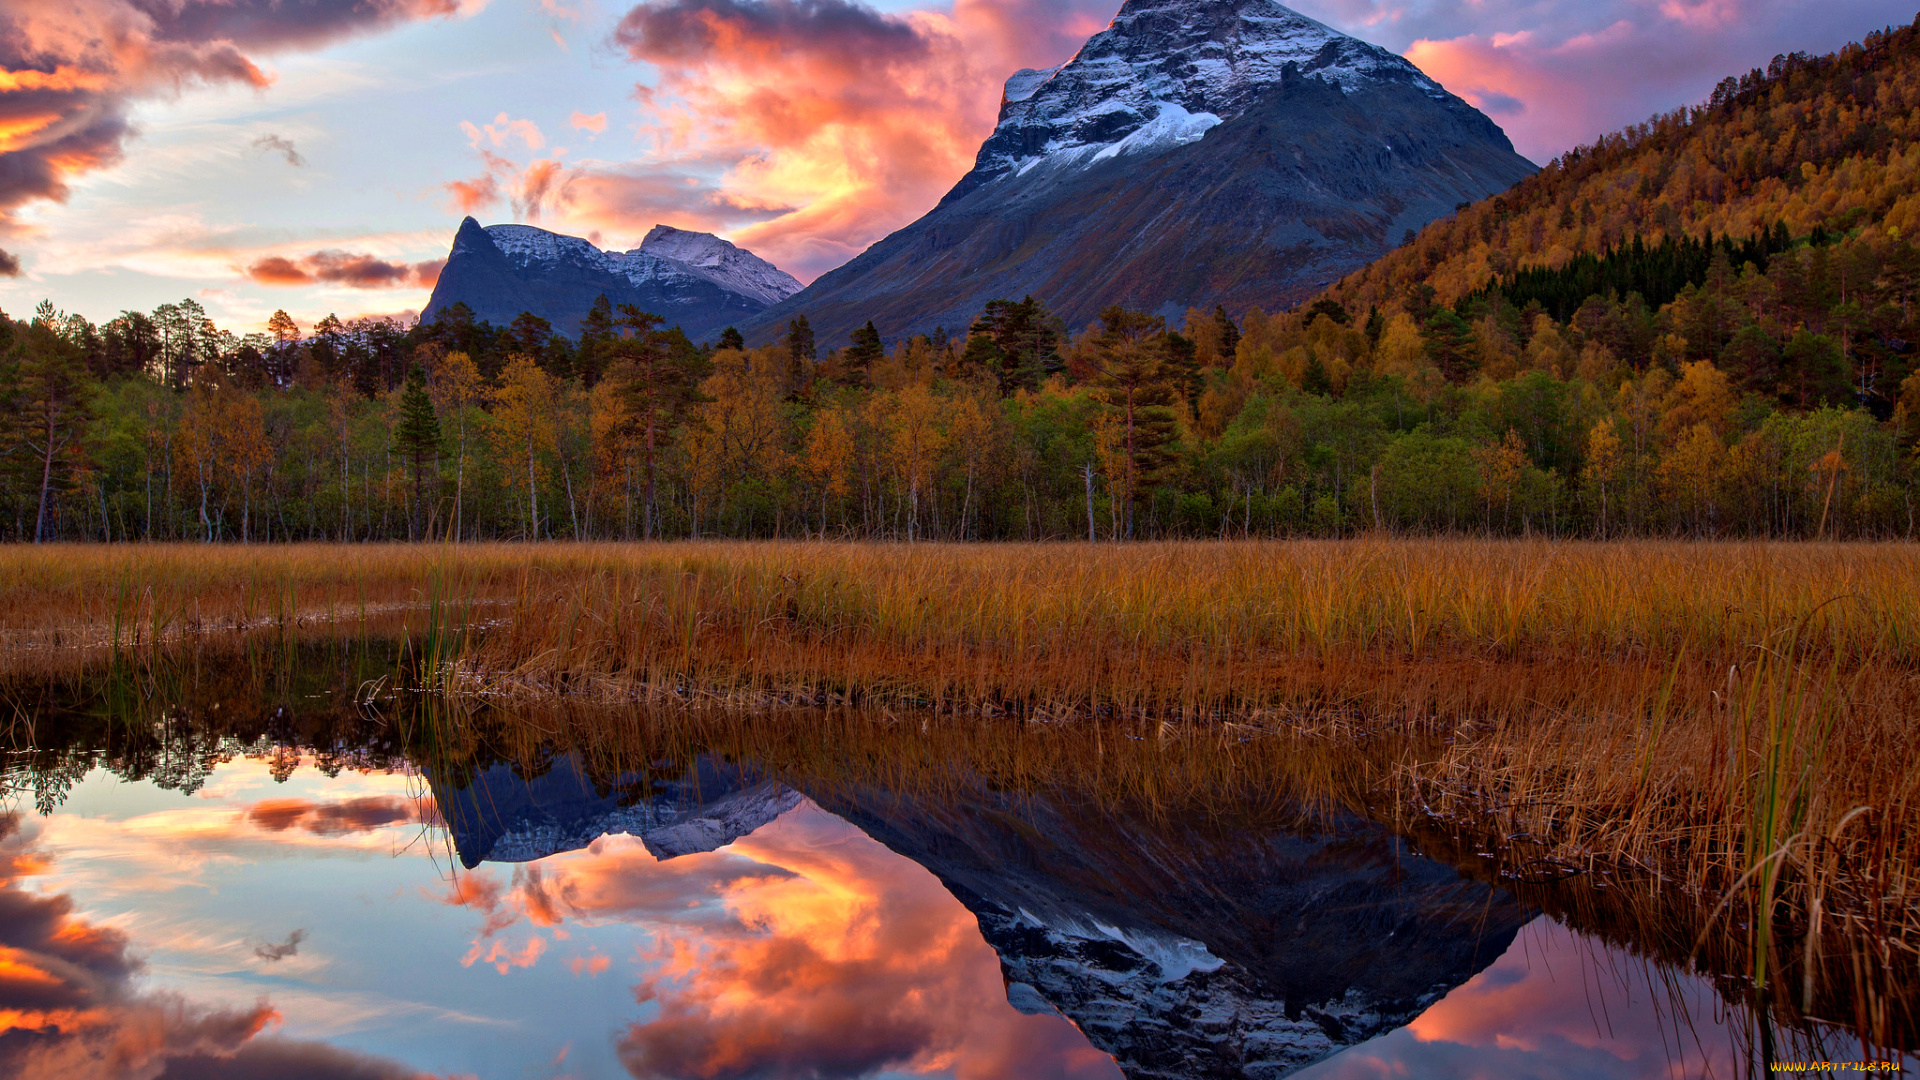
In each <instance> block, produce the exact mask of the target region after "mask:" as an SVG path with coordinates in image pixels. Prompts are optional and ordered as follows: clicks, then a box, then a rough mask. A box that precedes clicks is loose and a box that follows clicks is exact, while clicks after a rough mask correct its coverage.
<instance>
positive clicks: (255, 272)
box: [244, 251, 447, 832]
mask: <svg viewBox="0 0 1920 1080" xmlns="http://www.w3.org/2000/svg"><path fill="white" fill-rule="evenodd" d="M446 263H447V261H446V260H445V259H429V260H427V261H426V262H417V263H403V262H388V261H386V260H384V259H379V258H375V257H374V256H372V255H361V254H356V253H353V252H348V251H316V252H314V253H313V254H311V255H306V256H302V257H301V258H299V259H289V258H287V257H285V256H283V255H269V256H267V257H265V258H262V259H256V260H255V261H254V262H252V263H250V264H248V266H247V267H246V269H245V271H244V273H245V274H246V276H247V277H249V278H251V279H253V281H254V282H256V283H257V284H260V285H316V284H329V285H346V286H349V287H351V288H355V289H385V288H400V287H405V286H419V287H428V286H431V285H432V284H433V283H434V282H436V281H438V280H440V269H441V268H442V267H444V266H445V265H446ZM293 801H297V800H283V799H274V800H269V802H270V803H272V804H274V805H276V806H278V805H279V804H281V803H286V802H293ZM399 801H401V800H398V799H393V800H381V799H361V800H356V802H366V803H371V802H396V803H397V802H399ZM261 805H262V806H266V805H268V804H267V803H262V804H261ZM255 809H256V810H258V807H256V808H255ZM277 812H280V811H276V813H277ZM315 812H316V813H324V814H336V815H337V814H339V813H344V812H345V811H342V810H339V809H338V808H335V809H333V810H325V811H320V810H316V811H315ZM370 812H383V811H370ZM405 816H406V812H405V811H402V812H401V816H400V817H396V818H387V819H385V820H381V821H378V822H376V823H375V824H380V825H384V824H388V823H389V822H392V821H398V820H403V819H404V817H405ZM329 821H337V822H347V823H348V824H347V825H346V826H345V827H346V828H352V827H357V826H355V825H353V824H352V823H351V820H350V819H348V818H341V817H337V816H336V817H324V816H323V817H321V818H316V819H314V820H313V821H310V822H307V823H306V827H307V828H308V830H309V831H316V832H317V831H320V828H319V825H324V824H325V823H326V822H329ZM316 823H318V824H316ZM267 827H268V828H272V827H273V826H271V825H269V826H267ZM280 827H281V828H285V826H280ZM368 827H371V826H368Z"/></svg>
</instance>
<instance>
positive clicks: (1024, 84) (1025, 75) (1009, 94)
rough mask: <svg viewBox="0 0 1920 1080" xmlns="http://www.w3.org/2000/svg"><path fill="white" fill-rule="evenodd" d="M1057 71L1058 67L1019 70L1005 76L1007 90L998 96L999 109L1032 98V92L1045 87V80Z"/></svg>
mask: <svg viewBox="0 0 1920 1080" xmlns="http://www.w3.org/2000/svg"><path fill="white" fill-rule="evenodd" d="M1061 66H1064V65H1061ZM1059 70H1060V67H1050V68H1021V69H1020V70H1019V71H1016V72H1014V73H1013V74H1011V75H1009V76H1007V88H1006V89H1005V90H1004V91H1002V92H1001V94H1000V107H1001V108H1003V109H1004V108H1006V107H1007V106H1008V105H1011V104H1013V103H1014V102H1016V101H1025V100H1027V99H1028V98H1030V97H1032V96H1033V92H1034V91H1036V90H1038V89H1040V88H1041V87H1042V86H1044V85H1046V82H1047V80H1048V79H1051V78H1053V75H1054V72H1057V71H1059Z"/></svg>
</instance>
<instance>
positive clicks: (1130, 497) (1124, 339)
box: [1093, 304, 1178, 538]
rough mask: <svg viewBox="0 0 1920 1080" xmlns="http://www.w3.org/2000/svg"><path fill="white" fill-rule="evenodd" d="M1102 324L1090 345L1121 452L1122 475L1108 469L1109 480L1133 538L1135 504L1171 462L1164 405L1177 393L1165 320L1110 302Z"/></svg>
mask: <svg viewBox="0 0 1920 1080" xmlns="http://www.w3.org/2000/svg"><path fill="white" fill-rule="evenodd" d="M1100 322H1101V331H1100V333H1099V334H1098V335H1097V336H1096V337H1095V338H1094V341H1093V365H1094V371H1095V385H1096V386H1097V387H1098V388H1099V390H1098V393H1099V396H1100V399H1101V401H1102V402H1104V403H1105V404H1106V406H1107V407H1108V409H1109V410H1111V411H1112V413H1113V414H1114V419H1115V421H1117V427H1118V431H1117V434H1118V435H1119V449H1120V450H1121V455H1120V457H1121V460H1120V465H1121V468H1120V472H1121V475H1120V476H1117V477H1115V476H1113V475H1111V470H1109V477H1108V480H1109V486H1110V487H1111V488H1114V489H1116V490H1115V494H1116V498H1118V499H1119V500H1120V501H1121V502H1122V503H1123V504H1124V514H1125V522H1124V526H1123V529H1124V535H1125V536H1127V537H1129V538H1131V537H1132V536H1133V533H1134V513H1133V510H1134V503H1135V502H1137V501H1138V500H1139V499H1140V497H1141V496H1142V494H1143V493H1145V492H1144V491H1143V489H1144V488H1146V487H1147V486H1148V485H1150V484H1152V483H1154V482H1156V481H1158V480H1159V479H1160V476H1161V474H1162V473H1163V472H1164V471H1165V469H1166V467H1167V466H1168V465H1169V464H1171V463H1172V461H1173V454H1172V453H1171V451H1170V447H1169V444H1170V443H1172V442H1173V438H1174V433H1175V423H1174V418H1173V411H1172V410H1171V409H1170V408H1168V406H1170V405H1172V404H1173V403H1174V402H1175V401H1176V400H1178V395H1177V394H1176V392H1175V388H1174V385H1173V380H1172V379H1171V378H1170V375H1171V372H1170V371H1169V370H1168V368H1169V365H1168V355H1167V321H1166V320H1165V319H1163V318H1161V317H1160V316H1158V315H1149V314H1147V313H1145V312H1140V311H1130V310H1128V309H1126V308H1124V307H1121V306H1120V305H1118V304H1114V305H1112V306H1109V307H1108V308H1106V309H1105V310H1104V311H1102V312H1101V313H1100Z"/></svg>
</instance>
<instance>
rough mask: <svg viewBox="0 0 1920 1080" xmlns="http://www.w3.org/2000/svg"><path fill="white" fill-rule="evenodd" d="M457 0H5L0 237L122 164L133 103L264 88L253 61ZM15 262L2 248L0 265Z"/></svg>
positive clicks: (438, 11) (424, 14) (442, 10)
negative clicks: (19, 216) (189, 91)
mask: <svg viewBox="0 0 1920 1080" xmlns="http://www.w3.org/2000/svg"><path fill="white" fill-rule="evenodd" d="M456 10H458V2H457V0H308V2H304V3H301V4H282V3H280V2H278V0H173V2H169V3H145V2H142V0H87V2H82V3H76V2H73V0H8V2H7V4H6V5H5V7H4V8H3V9H0V235H5V234H7V233H10V232H17V231H18V230H19V226H18V223H17V221H16V219H15V217H14V215H15V212H16V211H17V210H19V208H20V207H22V206H25V205H26V204H28V203H30V202H34V201H36V200H43V199H50V200H54V201H64V200H65V199H66V197H67V193H68V181H69V180H70V179H71V178H73V177H74V176H76V175H79V174H81V173H85V172H88V171H91V170H94V169H99V168H103V167H105V166H108V165H111V164H113V163H115V162H117V161H118V160H119V159H120V156H121V153H122V151H123V146H124V144H125V142H126V140H127V138H128V136H129V135H130V134H131V133H132V127H131V125H130V124H129V122H128V120H127V114H128V112H129V110H130V108H131V105H132V103H133V102H134V101H135V100H138V99H141V98H150V97H165V96H170V95H175V94H178V93H180V92H181V91H182V90H184V89H186V88H187V87H190V86H194V85H217V84H239V85H243V86H251V87H254V88H265V87H267V86H269V85H270V84H271V83H272V78H271V77H270V76H269V75H268V74H267V73H266V72H264V71H262V70H261V69H260V67H259V66H258V65H257V64H256V63H255V62H254V60H253V59H252V55H254V54H265V53H269V52H275V51H280V50H286V49H312V48H317V47H320V46H323V45H326V44H328V43H330V42H333V41H337V40H339V39H341V38H343V37H347V36H350V35H353V34H356V33H361V32H365V31H368V30H374V29H378V28H381V27H384V26H390V25H393V24H396V23H400V22H405V21H410V20H415V19H423V18H430V17H435V16H446V15H450V14H452V13H454V12H455V11H456ZM11 258H12V257H11V256H8V255H6V253H4V252H0V262H5V261H7V260H10V259H11Z"/></svg>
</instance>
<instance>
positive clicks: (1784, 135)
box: [1329, 25, 1920, 409]
mask: <svg viewBox="0 0 1920 1080" xmlns="http://www.w3.org/2000/svg"><path fill="white" fill-rule="evenodd" d="M1916 108H1920V25H1914V26H1906V27H1898V28H1893V29H1888V30H1881V31H1876V32H1873V33H1869V34H1867V35H1866V36H1865V37H1864V39H1863V40H1862V41H1860V42H1858V43H1855V44H1851V45H1848V46H1847V47H1845V48H1843V49H1840V50H1838V51H1836V52H1834V53H1831V54H1828V55H1825V56H1809V55H1806V54H1804V53H1794V54H1792V55H1784V56H1776V57H1774V58H1773V60H1772V62H1771V63H1769V64H1768V65H1767V66H1766V68H1765V69H1761V68H1754V69H1753V70H1751V71H1749V72H1747V73H1746V74H1744V75H1739V76H1728V77H1727V78H1725V79H1722V80H1721V82H1720V84H1719V85H1718V86H1717V87H1716V88H1715V89H1714V91H1713V94H1712V96H1711V97H1710V98H1709V99H1708V100H1707V101H1704V102H1702V103H1700V105H1698V106H1695V107H1687V106H1682V107H1680V108H1677V109H1675V110H1674V111H1672V112H1669V113H1666V114H1663V115H1660V116H1655V117H1653V118H1651V119H1650V120H1648V121H1647V122H1645V123H1641V124H1635V125H1632V126H1630V127H1627V128H1625V129H1623V130H1621V131H1617V132H1612V133H1609V134H1607V135H1604V136H1602V137H1601V138H1599V139H1597V140H1596V141H1595V142H1594V143H1593V144H1592V145H1590V146H1581V147H1576V148H1574V149H1572V150H1570V151H1568V152H1567V153H1566V154H1564V155H1562V156H1561V157H1559V158H1556V159H1555V160H1554V161H1552V162H1550V163H1549V164H1548V165H1547V167H1546V168H1544V169H1542V170H1541V171H1540V172H1539V173H1538V174H1537V175H1535V176H1533V177H1530V178H1528V179H1527V180H1525V181H1523V182H1521V183H1520V184H1518V185H1516V186H1515V187H1514V188H1513V189H1511V190H1509V191H1506V192H1504V193H1502V194H1501V195H1500V196H1498V197H1496V198H1493V199H1488V200H1486V201H1484V202H1481V203H1479V204H1476V205H1474V206H1472V207H1469V208H1466V209H1464V210H1462V211H1461V212H1459V213H1457V214H1451V215H1448V216H1447V217H1445V218H1442V219H1440V220H1438V221H1435V222H1434V223H1433V224H1431V225H1430V226H1428V227H1427V228H1426V229H1425V230H1424V231H1423V232H1422V233H1421V234H1420V235H1419V236H1418V237H1417V238H1416V239H1415V240H1414V241H1413V242H1412V243H1409V244H1407V245H1406V246H1404V247H1402V248H1400V249H1398V250H1396V251H1394V252H1393V253H1392V254H1390V255H1388V256H1387V257H1386V258H1384V259H1381V260H1380V261H1379V262H1377V263H1374V264H1372V265H1370V266H1368V267H1366V268H1365V269H1364V270H1361V271H1359V272H1357V273H1354V274H1352V275H1351V276H1349V277H1348V278H1346V279H1344V280H1342V281H1341V282H1339V283H1338V284H1337V285H1336V286H1334V287H1333V288H1332V289H1331V290H1329V291H1330V293H1331V295H1332V296H1333V297H1334V298H1335V299H1337V300H1340V301H1343V302H1345V303H1346V304H1347V305H1348V306H1349V307H1358V308H1359V309H1360V310H1365V309H1366V308H1367V307H1369V306H1371V305H1376V304H1377V305H1379V306H1381V307H1382V308H1386V307H1388V306H1389V305H1397V304H1398V303H1399V302H1400V301H1401V299H1402V298H1403V297H1404V296H1405V295H1407V290H1408V289H1409V288H1410V287H1412V288H1417V287H1419V286H1421V285H1431V286H1433V288H1434V291H1435V296H1434V299H1435V300H1437V301H1438V302H1439V303H1441V304H1444V305H1454V304H1456V303H1458V302H1460V301H1461V300H1463V299H1464V298H1466V297H1467V296H1469V295H1470V294H1472V293H1474V292H1477V291H1479V290H1482V289H1485V288H1487V287H1489V286H1491V285H1494V284H1496V282H1497V281H1500V282H1502V283H1504V284H1506V285H1508V286H1510V287H1509V288H1507V289H1506V290H1505V291H1506V292H1507V299H1508V300H1509V301H1510V302H1511V303H1512V304H1513V306H1514V307H1515V308H1525V307H1526V306H1527V304H1528V302H1529V301H1531V300H1539V301H1540V302H1541V304H1542V307H1544V308H1545V309H1546V310H1547V311H1548V313H1550V314H1552V315H1554V317H1555V318H1556V320H1559V321H1566V320H1567V319H1568V318H1569V317H1570V316H1571V315H1572V314H1573V313H1574V312H1575V311H1576V310H1578V309H1579V308H1580V307H1581V305H1582V302H1583V301H1585V300H1586V299H1587V298H1588V297H1590V296H1597V297H1601V298H1602V299H1604V298H1606V297H1607V295H1608V294H1609V293H1615V294H1617V295H1618V296H1619V297H1626V296H1628V295H1629V294H1630V293H1638V294H1640V298H1641V299H1642V300H1644V301H1645V303H1646V305H1647V307H1648V308H1650V309H1654V310H1656V311H1657V310H1658V309H1659V308H1660V307H1661V306H1662V305H1664V304H1666V303H1667V302H1669V301H1670V300H1672V299H1674V298H1675V297H1676V296H1677V295H1678V294H1679V292H1680V290H1681V288H1683V287H1684V286H1685V285H1687V284H1692V285H1695V286H1709V284H1710V282H1709V277H1710V275H1716V274H1717V276H1718V277H1721V278H1727V277H1728V276H1729V275H1728V274H1727V273H1725V272H1715V271H1713V263H1714V257H1713V250H1712V248H1713V247H1715V246H1718V247H1721V248H1723V249H1724V250H1727V251H1728V252H1729V255H1730V260H1729V261H1730V263H1731V266H1730V271H1731V277H1732V278H1737V277H1738V276H1739V274H1740V271H1741V268H1742V266H1743V264H1744V263H1746V262H1752V263H1754V264H1755V266H1756V269H1758V270H1760V271H1762V272H1767V271H1769V262H1770V259H1771V258H1772V257H1773V256H1776V255H1779V254H1781V253H1782V252H1783V250H1784V251H1786V252H1788V253H1789V254H1793V249H1796V248H1797V249H1799V251H1798V253H1797V254H1798V255H1799V256H1803V257H1804V256H1806V255H1807V254H1808V253H1807V251H1806V248H1807V247H1812V248H1825V247H1826V246H1827V245H1829V244H1835V245H1838V246H1839V247H1840V248H1842V249H1845V250H1846V258H1847V259H1848V260H1854V259H1862V260H1865V261H1866V262H1867V263H1869V264H1872V265H1870V266H1863V267H1862V268H1861V269H1862V271H1864V274H1863V280H1866V281H1873V280H1875V279H1877V278H1881V277H1882V276H1883V275H1882V273H1881V270H1880V267H1881V265H1884V264H1886V263H1887V262H1889V261H1893V260H1892V258H1891V257H1892V251H1891V250H1890V249H1891V248H1892V247H1895V246H1897V242H1898V241H1899V240H1900V239H1901V238H1902V237H1903V236H1904V237H1906V238H1907V239H1909V240H1910V239H1911V238H1912V236H1913V235H1914V233H1915V231H1916V229H1917V228H1920V159H1916V157H1915V149H1914V148H1915V141H1914V135H1915V128H1914V125H1913V116H1914V110H1915V109H1916ZM1769 231H1772V232H1773V234H1774V235H1773V236H1771V237H1768V236H1765V235H1764V234H1766V233H1768V232H1769ZM1710 238H1711V239H1716V240H1719V241H1722V243H1719V244H1714V245H1708V244H1707V243H1706V242H1707V241H1708V240H1709V239H1710ZM1729 238H1731V239H1734V240H1737V241H1742V242H1747V241H1754V242H1753V243H1742V244H1740V245H1739V246H1738V247H1735V246H1731V245H1727V244H1725V243H1724V241H1725V240H1727V239H1729ZM1636 239H1638V240H1640V241H1641V243H1642V244H1643V245H1644V247H1645V248H1646V249H1648V250H1646V251H1644V252H1641V253H1638V254H1635V253H1631V252H1630V251H1629V249H1631V248H1632V246H1633V242H1634V241H1635V240H1636ZM1683 241H1688V242H1691V247H1690V250H1677V249H1678V248H1679V247H1680V245H1681V243H1682V242H1683ZM1889 241H1893V242H1895V243H1893V244H1890V243H1889ZM1663 242H1671V244H1672V248H1673V249H1675V250H1669V251H1667V252H1664V253H1663V252H1661V251H1659V246H1660V245H1661V244H1662V243H1663ZM1609 252H1611V253H1612V256H1611V257H1608V256H1609ZM1829 254H1830V255H1831V254H1832V253H1829ZM1832 261H1834V262H1836V263H1838V262H1840V261H1841V260H1840V258H1839V257H1838V256H1834V257H1833V259H1832ZM1794 272H1795V273H1798V272H1800V271H1798V270H1797V269H1796V270H1795V271H1794ZM1894 277H1895V279H1897V278H1898V277H1899V275H1898V274H1896V275H1894ZM1514 286H1517V287H1514ZM1742 288H1748V286H1742ZM1709 291H1710V292H1711V291H1715V290H1714V289H1711V288H1710V289H1709ZM1718 291H1725V286H1724V284H1723V285H1722V286H1721V287H1720V288H1719V290H1718ZM1806 291H1807V290H1804V289H1802V290H1800V292H1802V293H1804V292H1806ZM1813 293H1814V294H1815V295H1814V296H1810V297H1805V298H1803V299H1804V300H1814V299H1819V294H1822V293H1831V294H1833V295H1832V296H1831V297H1829V298H1828V301H1829V302H1823V303H1819V304H1816V305H1813V307H1812V308H1808V309H1807V310H1806V311H1804V312H1802V313H1797V315H1796V317H1790V318H1788V319H1786V320H1784V321H1785V325H1765V326H1764V328H1765V329H1767V330H1768V331H1769V332H1771V333H1773V334H1774V336H1775V337H1777V338H1781V339H1785V338H1788V337H1790V336H1791V334H1792V333H1793V332H1794V331H1795V330H1796V329H1797V328H1798V326H1799V325H1811V326H1812V327H1813V328H1815V329H1816V330H1817V329H1821V328H1823V327H1824V326H1825V325H1838V324H1840V322H1841V320H1840V319H1830V318H1829V316H1828V312H1827V311H1826V310H1813V308H1819V309H1825V308H1827V307H1829V306H1838V305H1839V304H1842V303H1845V302H1846V297H1847V296H1848V295H1849V294H1850V290H1849V289H1848V288H1847V287H1844V286H1837V287H1834V288H1831V289H1817V290H1813ZM1786 294H1788V295H1797V294H1795V292H1794V290H1793V289H1791V288H1788V289H1787V290H1786ZM1852 294H1853V296H1854V301H1855V302H1856V303H1858V302H1859V300H1860V298H1859V297H1858V295H1857V290H1854V291H1853V293H1852ZM1743 295H1745V294H1743ZM1889 299H1891V300H1892V301H1893V302H1895V303H1897V304H1900V305H1901V306H1902V309H1903V310H1902V315H1903V317H1905V315H1906V303H1905V294H1904V292H1900V291H1898V290H1896V294H1895V295H1892V296H1891V297H1889ZM1716 302H1718V301H1717V300H1716ZM1802 306H1803V307H1805V306H1806V305H1805V304H1803V305H1802ZM1753 311H1754V313H1755V315H1756V316H1760V321H1761V322H1762V323H1763V324H1767V323H1769V322H1774V323H1777V322H1779V321H1780V320H1779V318H1778V312H1777V311H1772V312H1769V310H1768V307H1767V305H1766V304H1755V305H1754V306H1753ZM1580 321H1581V322H1582V323H1583V324H1584V325H1583V329H1584V328H1587V327H1591V326H1593V325H1594V319H1592V318H1586V319H1582V320H1580ZM1716 321H1718V322H1721V323H1724V324H1725V330H1724V333H1721V332H1719V331H1717V330H1712V329H1709V328H1705V327H1702V328H1699V329H1695V328H1689V327H1684V326H1669V327H1663V328H1662V330H1661V332H1662V333H1667V332H1675V333H1680V334H1682V336H1685V337H1687V338H1688V343H1689V345H1690V347H1691V349H1692V353H1691V355H1690V356H1689V358H1703V357H1714V358H1716V359H1717V358H1718V356H1719V351H1720V349H1721V347H1722V346H1724V345H1725V344H1726V339H1727V338H1729V337H1730V336H1731V335H1732V334H1733V333H1734V332H1735V331H1737V330H1738V329H1739V328H1740V326H1741V323H1742V322H1744V321H1746V320H1744V319H1733V318H1729V317H1728V316H1725V315H1722V316H1716ZM1885 336H1888V337H1892V338H1899V339H1904V340H1908V341H1910V340H1913V334H1912V333H1910V332H1909V331H1907V330H1906V329H1904V328H1903V329H1901V330H1900V331H1899V332H1898V333H1891V334H1887V335H1885ZM1608 345H1609V347H1610V348H1612V349H1613V350H1614V351H1615V352H1616V353H1617V354H1618V356H1619V359H1621V360H1624V361H1628V362H1630V363H1631V364H1632V365H1633V366H1634V367H1636V368H1639V367H1644V366H1645V365H1646V363H1647V361H1648V359H1649V357H1648V356H1647V352H1648V349H1649V347H1650V345H1651V341H1648V342H1644V343H1638V344H1636V343H1631V342H1626V341H1620V340H1609V341H1608ZM1902 351H1904V350H1902ZM1886 389H1887V390H1889V391H1891V392H1893V393H1896V394H1897V381H1892V382H1890V385H1889V386H1888V387H1887V388H1886ZM1887 408H1889V409H1890V408H1891V406H1890V405H1889V406H1887Z"/></svg>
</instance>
